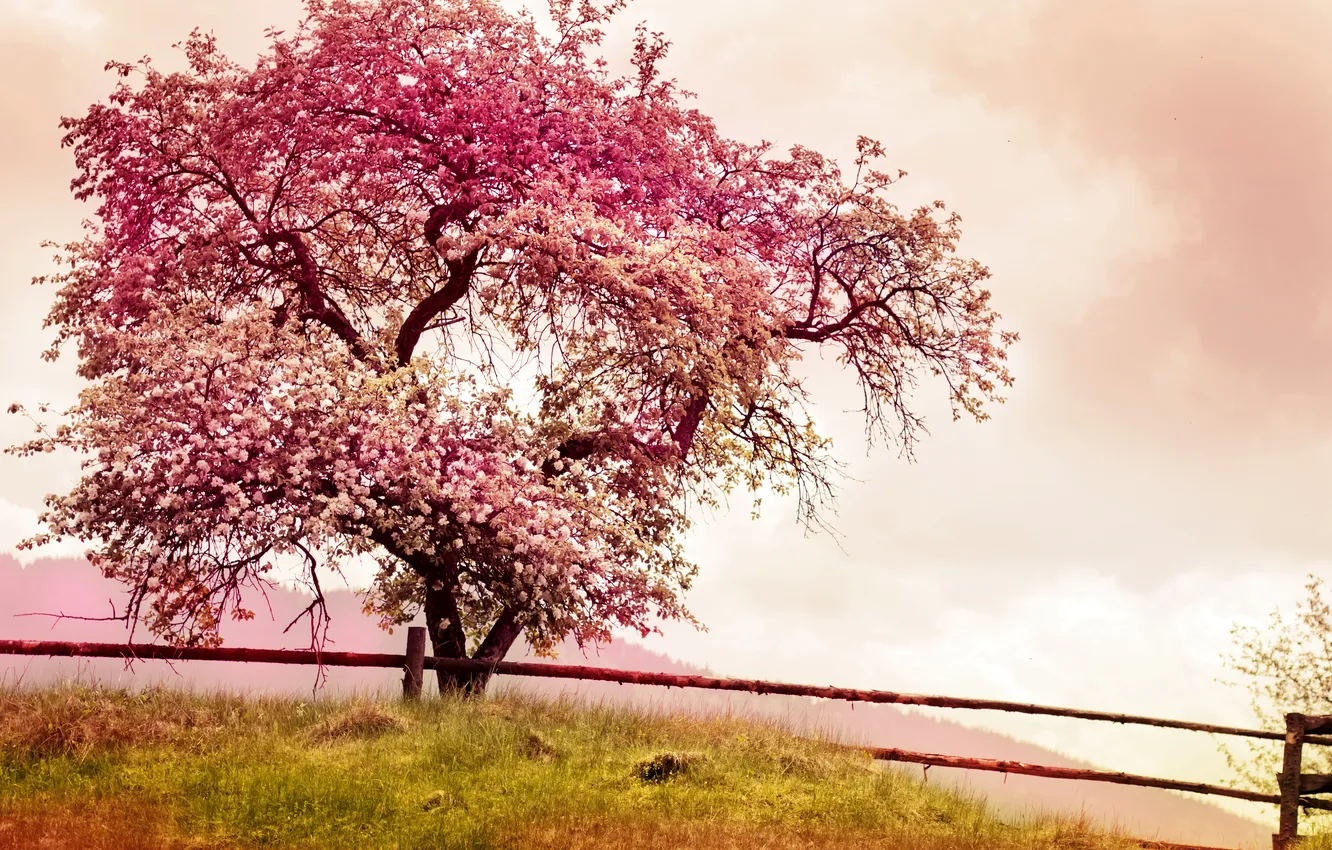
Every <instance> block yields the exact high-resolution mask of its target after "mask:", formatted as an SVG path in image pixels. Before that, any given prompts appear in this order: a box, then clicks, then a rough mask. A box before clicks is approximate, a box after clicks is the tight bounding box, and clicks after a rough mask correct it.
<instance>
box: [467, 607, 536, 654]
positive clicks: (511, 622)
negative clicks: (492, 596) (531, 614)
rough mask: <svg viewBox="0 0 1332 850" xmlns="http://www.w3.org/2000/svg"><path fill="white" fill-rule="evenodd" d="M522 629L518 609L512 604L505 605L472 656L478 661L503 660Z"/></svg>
mask: <svg viewBox="0 0 1332 850" xmlns="http://www.w3.org/2000/svg"><path fill="white" fill-rule="evenodd" d="M522 630H523V627H522V625H521V624H520V623H519V622H518V612H517V610H516V609H514V608H513V607H512V606H505V608H504V610H503V611H501V612H500V615H499V618H498V619H497V620H495V625H493V626H491V627H490V632H489V633H488V634H487V635H486V637H485V640H483V641H481V645H480V646H478V647H477V648H476V652H475V653H474V654H473V655H472V658H473V659H474V660H476V661H503V660H504V656H505V655H507V654H508V652H509V647H511V646H513V642H514V641H515V640H517V639H518V634H519V632H521V631H522Z"/></svg>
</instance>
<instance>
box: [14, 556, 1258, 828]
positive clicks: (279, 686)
mask: <svg viewBox="0 0 1332 850" xmlns="http://www.w3.org/2000/svg"><path fill="white" fill-rule="evenodd" d="M0 587H3V588H4V589H5V593H4V594H3V595H0V637H5V638H38V639H55V640H103V641H111V642H119V641H124V640H125V632H124V630H123V628H122V626H121V625H120V624H118V623H107V622H89V621H85V620H71V619H65V620H59V621H55V622H53V621H52V620H51V619H50V618H44V617H18V616H15V615H17V614H21V613H24V612H31V611H46V612H59V611H63V612H65V613H69V614H82V615H92V616H96V615H101V614H104V613H105V612H106V610H107V600H108V598H111V599H114V600H121V601H123V600H122V596H123V590H122V589H121V588H120V587H119V586H117V585H115V584H114V583H111V582H109V581H106V580H105V579H103V578H102V577H101V575H100V574H99V573H97V572H96V570H94V569H93V568H92V567H91V566H90V565H89V564H88V563H87V562H86V561H82V560H64V561H60V560H48V561H39V562H37V563H36V564H34V565H32V566H29V567H27V568H24V567H22V566H20V564H19V563H18V562H17V561H16V560H14V559H12V558H8V557H6V556H5V555H3V554H0ZM308 602H309V599H308V597H306V596H304V595H302V594H299V593H297V592H294V591H291V590H286V589H279V590H277V591H274V592H273V593H272V594H270V597H269V600H268V603H269V605H271V607H272V610H273V618H271V619H270V618H269V617H268V616H265V615H266V614H267V609H268V606H266V605H265V604H264V603H263V600H260V601H259V602H258V603H257V605H256V607H257V608H258V610H260V611H261V612H262V613H261V615H260V616H259V617H256V619H255V620H253V621H248V622H242V623H227V624H226V627H225V630H224V633H225V636H226V638H227V644H228V645H230V646H257V647H284V646H285V647H301V646H303V645H304V642H305V640H306V636H305V635H302V634H300V633H299V632H300V627H298V628H296V629H293V630H292V632H291V633H289V634H285V635H284V634H282V633H281V632H282V626H283V625H285V624H286V623H287V622H288V621H290V619H291V618H292V617H293V616H295V614H296V613H297V612H298V611H300V610H301V609H302V608H303V607H305V605H306V604H308ZM329 605H330V609H331V610H332V611H333V612H334V623H333V629H332V630H331V632H330V634H331V635H332V636H333V638H334V639H335V640H336V644H335V645H334V647H333V648H336V649H348V650H354V651H360V652H390V653H391V652H401V651H402V646H403V640H404V635H403V632H402V631H401V630H399V631H398V632H397V633H396V634H394V635H391V636H390V635H386V634H385V633H384V632H382V631H380V630H378V629H377V628H375V626H374V623H373V622H372V621H371V620H369V619H368V618H366V617H364V616H363V615H362V614H361V613H360V603H359V600H357V599H356V598H355V597H354V596H353V595H352V594H350V593H347V592H334V593H331V594H330V596H329ZM142 637H143V636H142V635H141V638H142ZM521 650H522V648H521V647H515V650H514V652H512V653H511V654H510V658H511V660H527V661H537V660H541V659H536V658H531V657H526V658H525V657H523V655H522V651H521ZM558 660H559V662H560V663H574V664H593V665H598V666H607V667H617V668H622V669H639V670H651V671H660V672H674V673H686V674H688V673H706V672H713V674H714V675H728V674H733V673H735V672H736V671H707V670H704V669H703V668H701V667H697V666H694V665H690V664H688V663H685V662H680V661H675V660H672V659H669V658H667V657H665V656H663V655H661V654H659V653H657V652H654V651H652V650H650V649H648V648H646V647H643V646H639V645H636V644H634V643H631V642H621V641H616V642H614V643H612V644H609V645H605V646H602V647H599V648H596V649H595V650H591V651H589V653H588V655H587V656H586V657H584V656H583V655H581V654H580V653H578V652H577V651H576V650H575V649H574V648H572V647H571V646H566V647H564V648H563V649H562V651H561V656H560V658H559V659H558ZM328 672H329V680H328V684H327V687H326V688H324V689H323V690H321V694H324V695H326V696H331V697H337V696H343V697H345V696H347V695H349V694H351V693H355V692H362V693H369V692H385V693H392V692H394V691H396V690H397V689H398V688H399V687H400V685H399V682H400V680H401V676H402V674H401V672H400V671H396V670H378V669H369V668H334V669H330V670H329V671H328ZM74 676H77V677H78V679H79V681H83V682H91V683H99V684H100V685H102V686H104V687H105V686H110V687H125V688H128V689H131V690H138V689H142V688H145V687H151V686H152V685H153V684H154V683H159V682H160V683H165V684H166V685H167V686H168V687H171V688H175V689H179V688H193V689H195V690H196V691H199V692H210V691H213V690H215V689H219V688H220V689H224V690H227V691H230V692H244V693H263V694H268V695H289V696H294V697H296V698H298V699H299V698H301V697H302V696H304V697H305V698H307V699H308V697H309V694H310V688H311V686H312V685H313V683H314V678H315V673H314V670H313V669H312V668H290V667H284V666H282V665H268V664H228V663H215V662H190V663H188V664H177V665H174V666H168V665H167V664H166V663H165V662H142V663H139V664H136V665H135V666H134V668H133V669H132V670H126V669H125V667H124V665H123V663H122V662H121V661H119V660H117V659H56V658H37V657H30V656H29V657H25V656H0V687H3V686H4V685H5V684H13V683H14V682H16V681H22V682H23V683H24V684H25V685H26V686H27V687H35V688H40V687H44V686H48V685H53V684H55V683H59V682H61V681H66V680H68V679H69V678H70V677H74ZM430 679H433V677H427V680H428V681H427V689H428V690H432V689H433V683H432V682H431V681H429V680H430ZM495 684H496V686H497V690H498V689H502V690H505V691H509V692H520V693H521V694H524V695H526V696H528V697H534V698H541V699H547V700H551V699H555V698H556V697H557V696H559V695H560V694H562V693H567V694H570V695H573V696H575V697H576V698H577V699H578V700H580V701H584V702H588V701H590V702H593V703H597V702H601V701H605V702H606V703H613V704H615V705H618V706H621V707H623V708H624V709H626V710H637V711H645V710H655V711H669V712H679V713H688V714H692V715H695V716H709V715H715V714H723V715H724V714H726V713H728V712H730V713H731V714H740V715H743V716H747V717H751V718H758V717H769V718H772V719H773V720H774V721H776V722H781V723H783V724H786V725H788V726H792V727H794V728H796V729H797V730H800V731H801V734H813V733H822V734H827V735H830V736H835V737H836V738H837V739H839V740H841V741H843V742H845V743H859V744H873V745H878V746H897V747H905V748H907V749H914V750H921V751H925V752H937V753H946V754H952V755H963V756H977V757H985V758H998V759H1013V760H1017V761H1026V762H1032V763H1036V764H1049V765H1056V766H1064V767H1093V768H1103V769H1104V768H1109V769H1114V768H1120V767H1123V765H1121V764H1115V763H1110V764H1096V765H1093V764H1087V763H1084V762H1081V761H1078V760H1076V759H1073V758H1069V757H1067V756H1066V755H1063V754H1060V753H1056V752H1052V751H1050V750H1048V749H1045V748H1042V747H1038V746H1035V745H1033V744H1029V743H1024V742H1021V741H1017V740H1014V739H1012V738H1010V737H1007V736H1003V735H999V734H997V733H994V732H990V731H986V730H982V729H977V728H970V727H966V726H963V725H959V723H958V722H954V720H953V719H952V718H955V720H956V721H963V722H967V721H971V722H975V721H976V720H977V719H978V718H976V717H975V716H974V715H968V714H965V713H955V714H951V715H949V716H948V717H949V718H950V719H936V718H935V717H932V716H927V715H926V714H923V713H917V712H914V711H911V710H903V709H901V708H900V707H898V706H891V705H864V704H861V705H856V704H853V703H838V702H835V701H826V700H820V701H810V700H805V699H802V698H797V697H783V696H774V695H765V696H757V695H752V694H737V693H719V692H708V691H695V690H681V689H665V688H653V687H648V686H635V685H624V686H620V685H615V684H610V683H599V682H574V681H570V680H549V679H526V678H512V677H498V678H497V680H496V683H495ZM825 684H846V683H844V682H843V683H839V682H825ZM879 686H881V687H893V686H894V683H893V682H892V681H884V682H882V683H879ZM1178 734H1188V733H1178ZM902 769H903V770H904V771H906V772H907V773H908V774H910V775H915V776H917V777H919V776H920V775H921V771H920V769H919V768H918V767H906V766H903V768H902ZM928 776H929V782H930V784H931V785H932V786H940V785H944V786H954V785H963V786H965V787H966V790H967V792H968V793H970V794H972V795H980V796H983V797H984V799H985V800H986V801H987V803H988V805H989V807H990V811H991V812H992V813H995V814H996V815H997V816H998V817H1000V818H1003V819H1010V820H1011V819H1013V818H1015V817H1017V816H1020V815H1022V814H1024V813H1025V812H1029V811H1034V810H1040V811H1045V812H1063V813H1064V814H1065V815H1066V816H1069V817H1074V818H1085V819H1086V820H1087V821H1088V822H1090V823H1093V824H1098V825H1100V826H1101V827H1103V828H1109V826H1110V825H1118V826H1119V827H1120V828H1122V829H1123V830H1124V831H1125V832H1126V833H1128V834H1131V835H1135V836H1139V837H1143V838H1156V839H1160V840H1165V841H1176V842H1181V843H1191V844H1205V845H1213V846H1218V847H1267V846H1270V838H1269V836H1270V833H1271V831H1272V828H1273V824H1274V822H1275V817H1276V814H1275V808H1274V807H1269V808H1267V809H1265V810H1264V811H1263V812H1262V816H1261V822H1260V823H1254V822H1252V821H1249V820H1247V819H1245V818H1241V817H1239V816H1237V815H1234V814H1231V813H1229V812H1226V811H1223V810H1221V809H1219V808H1217V807H1216V806H1215V805H1213V804H1212V798H1205V797H1198V796H1193V795H1182V794H1176V793H1174V792H1169V791H1160V790H1155V789H1147V788H1134V787H1130V786H1119V785H1108V784H1103V783H1095V782H1067V781H1059V780H1049V779H1042V778H1039V777H1026V776H1004V775H1000V774H995V773H981V772H976V771H949V770H946V769H944V768H936V769H932V770H931V771H930V772H929V774H928ZM1180 778H1190V777H1180ZM1193 778H1198V779H1201V780H1204V781H1210V780H1212V779H1213V778H1212V777H1206V776H1203V777H1193Z"/></svg>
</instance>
